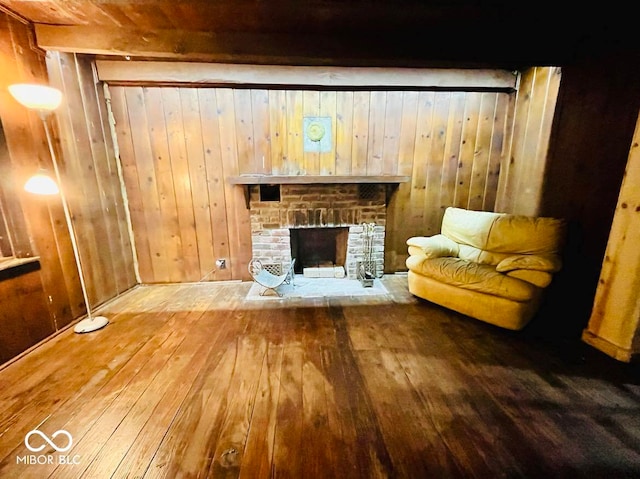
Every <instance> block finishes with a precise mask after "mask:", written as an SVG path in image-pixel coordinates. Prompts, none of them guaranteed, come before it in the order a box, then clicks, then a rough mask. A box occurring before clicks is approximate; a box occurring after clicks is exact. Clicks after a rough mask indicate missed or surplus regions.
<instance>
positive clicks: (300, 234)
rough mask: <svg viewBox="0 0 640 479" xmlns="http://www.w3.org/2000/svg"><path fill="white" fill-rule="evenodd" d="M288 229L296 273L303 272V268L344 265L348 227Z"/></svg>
mask: <svg viewBox="0 0 640 479" xmlns="http://www.w3.org/2000/svg"><path fill="white" fill-rule="evenodd" d="M289 231H290V239H291V257H292V258H296V263H295V272H296V273H299V274H301V273H303V272H304V268H323V267H331V266H342V267H344V265H345V262H346V258H347V240H348V237H349V228H292V229H290V230H289Z"/></svg>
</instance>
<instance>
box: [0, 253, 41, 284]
mask: <svg viewBox="0 0 640 479" xmlns="http://www.w3.org/2000/svg"><path fill="white" fill-rule="evenodd" d="M38 269H40V257H39V256H31V257H29V258H6V259H0V280H3V279H9V278H13V277H16V276H19V275H21V274H26V273H30V272H31V271H35V270H38Z"/></svg>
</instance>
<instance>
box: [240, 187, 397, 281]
mask: <svg viewBox="0 0 640 479" xmlns="http://www.w3.org/2000/svg"><path fill="white" fill-rule="evenodd" d="M250 195H251V196H250V203H249V206H250V215H251V240H252V245H253V246H252V252H253V257H254V258H257V259H259V260H260V261H262V262H263V263H266V264H268V263H280V264H289V263H290V262H291V242H290V229H291V228H330V227H348V228H349V234H348V237H347V256H346V262H345V265H344V267H345V271H346V273H347V277H348V278H351V279H355V278H356V265H357V263H358V262H359V261H362V260H363V237H362V232H363V224H364V223H373V224H375V227H374V232H373V236H372V248H371V249H372V252H373V253H372V260H373V262H374V263H375V266H376V273H377V274H378V275H380V274H382V271H383V269H384V235H385V223H386V214H387V213H386V204H385V188H384V186H383V185H378V184H365V185H357V184H314V185H281V186H280V200H279V201H260V189H259V186H257V185H255V186H251V190H250Z"/></svg>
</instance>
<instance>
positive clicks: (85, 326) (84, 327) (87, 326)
mask: <svg viewBox="0 0 640 479" xmlns="http://www.w3.org/2000/svg"><path fill="white" fill-rule="evenodd" d="M107 324H109V320H108V319H107V318H105V317H104V316H93V317H91V318H85V319H83V320H82V321H80V322H79V323H78V324H76V325H75V327H74V328H73V330H74V331H75V332H76V333H90V332H91V331H95V330H97V329H100V328H104V327H105V326H106V325H107Z"/></svg>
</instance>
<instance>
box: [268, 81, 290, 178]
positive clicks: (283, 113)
mask: <svg viewBox="0 0 640 479" xmlns="http://www.w3.org/2000/svg"><path fill="white" fill-rule="evenodd" d="M269 130H270V142H271V172H272V173H273V174H274V175H284V174H286V172H287V171H288V170H287V166H286V164H287V161H288V160H287V137H288V135H287V96H286V92H285V91H284V90H269Z"/></svg>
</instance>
